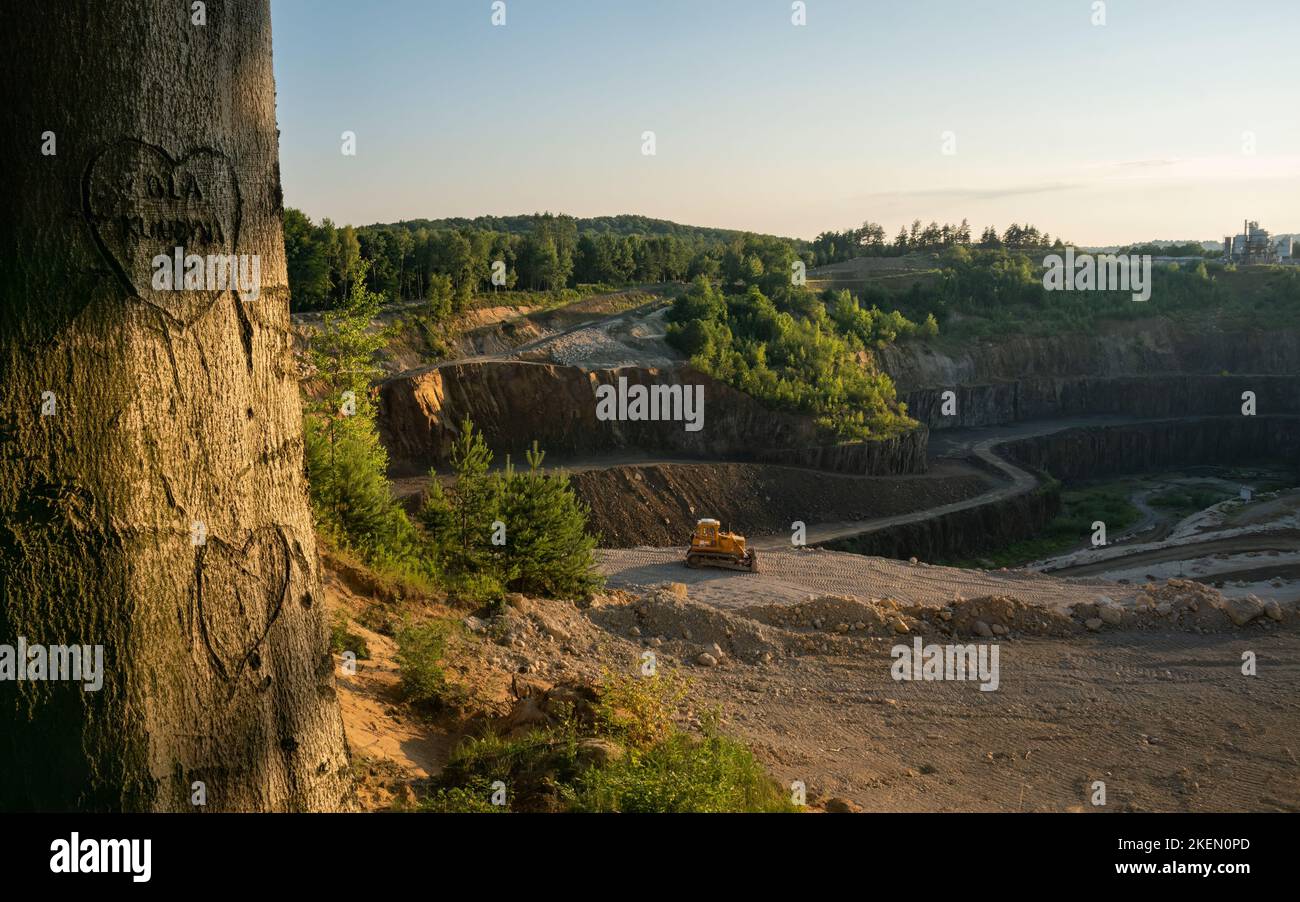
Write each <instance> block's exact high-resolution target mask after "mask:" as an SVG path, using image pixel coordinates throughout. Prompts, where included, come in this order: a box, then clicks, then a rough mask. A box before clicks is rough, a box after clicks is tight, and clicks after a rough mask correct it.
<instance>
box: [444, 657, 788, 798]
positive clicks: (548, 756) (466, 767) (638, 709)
mask: <svg viewBox="0 0 1300 902" xmlns="http://www.w3.org/2000/svg"><path fill="white" fill-rule="evenodd" d="M687 688H688V684H687V683H686V682H685V681H684V680H681V679H680V678H678V677H676V676H675V675H671V674H668V675H665V674H660V675H656V676H650V677H631V676H629V677H621V676H613V675H608V674H607V675H606V677H605V678H604V680H603V682H602V684H601V686H600V689H599V701H598V702H597V703H596V704H595V705H594V706H593V707H592V709H591V710H589V711H583V712H579V711H574V710H572V709H567V710H565V711H564V712H562V713H561V714H560V715H559V716H558V717H557V718H556V721H555V722H554V723H552V724H550V725H548V726H546V727H545V728H542V729H538V730H535V731H533V732H530V733H527V734H525V735H523V736H519V737H514V738H506V737H502V736H498V735H496V734H495V733H488V734H486V735H483V736H480V737H474V738H470V739H467V740H465V741H463V742H462V743H461V744H460V745H459V746H458V747H457V748H456V749H455V750H454V751H453V753H452V755H451V759H450V760H449V761H448V763H447V766H446V768H444V770H443V772H442V774H441V775H440V777H439V779H438V781H437V783H436V784H435V785H434V787H433V788H432V790H431V792H430V793H429V795H428V796H427V797H426V798H425V799H423V800H422V801H421V803H420V809H421V810H423V811H430V812H472V811H489V810H492V811H583V812H652V811H653V812H723V811H734V812H759V811H764V812H766V811H773V812H775V811H795V810H797V809H796V808H795V806H794V805H793V804H792V803H791V801H790V800H789V799H788V798H787V797H786V795H785V793H783V792H782V790H781V788H780V787H779V786H778V785H777V783H776V782H775V781H774V780H773V779H772V778H771V777H770V776H769V775H768V774H767V772H766V771H765V770H764V768H763V766H762V764H760V763H759V762H758V760H757V759H755V758H754V756H753V753H752V752H750V750H749V749H748V748H747V747H746V746H745V745H744V744H742V743H740V742H738V741H736V740H734V739H731V738H729V737H726V736H723V735H721V734H720V733H719V732H718V731H717V728H716V719H714V718H706V722H705V724H704V727H703V730H702V735H696V734H694V733H688V732H686V731H684V730H682V729H680V728H679V727H678V726H677V724H676V721H675V714H676V713H677V712H678V711H679V709H680V706H681V704H682V702H683V701H684V699H685V696H686V692H687ZM502 787H504V792H505V797H504V801H505V804H504V805H493V804H492V798H493V795H494V793H497V794H499V793H500V792H501V791H502ZM498 797H499V795H498Z"/></svg>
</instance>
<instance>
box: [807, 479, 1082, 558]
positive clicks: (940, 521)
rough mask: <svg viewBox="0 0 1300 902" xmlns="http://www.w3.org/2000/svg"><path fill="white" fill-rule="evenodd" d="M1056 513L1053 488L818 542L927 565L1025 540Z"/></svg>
mask: <svg viewBox="0 0 1300 902" xmlns="http://www.w3.org/2000/svg"><path fill="white" fill-rule="evenodd" d="M1060 509H1061V495H1060V488H1059V486H1057V485H1055V484H1052V485H1046V486H1043V487H1042V488H1040V489H1036V490H1034V491H1032V492H1026V493H1025V494H1023V495H1016V496H1013V497H1011V498H1004V499H1001V500H998V501H994V502H991V503H989V504H982V505H979V506H977V507H969V508H966V509H964V510H958V511H951V512H949V513H946V514H940V515H938V516H934V517H930V518H929V519H926V520H920V521H917V522H914V523H902V524H899V525H896V526H889V527H886V528H884V529H878V530H875V531H874V532H868V533H862V534H860V535H856V536H853V537H852V538H848V539H839V540H836V541H832V542H825V543H823V547H825V548H830V549H831V550H833V551H852V552H854V553H856V554H869V555H874V556H876V557H890V558H899V559H907V558H912V557H915V558H916V559H917V560H922V561H933V560H939V559H945V558H947V559H951V558H960V557H966V556H973V555H976V554H979V553H980V552H983V551H987V550H989V549H992V548H999V547H1002V546H1004V545H1009V544H1011V543H1012V542H1018V541H1020V540H1022V539H1026V538H1029V537H1030V536H1032V535H1034V534H1035V533H1037V532H1039V531H1041V530H1042V529H1043V527H1045V526H1046V525H1047V524H1048V523H1049V522H1050V521H1051V520H1052V518H1053V517H1055V516H1056V515H1057V513H1058V512H1059V511H1060Z"/></svg>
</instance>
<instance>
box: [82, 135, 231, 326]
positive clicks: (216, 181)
mask: <svg viewBox="0 0 1300 902" xmlns="http://www.w3.org/2000/svg"><path fill="white" fill-rule="evenodd" d="M82 203H83V205H84V207H85V213H86V218H87V219H88V220H89V221H90V225H91V228H92V230H93V231H94V235H95V241H96V243H97V244H98V245H99V248H100V250H101V251H102V252H103V254H104V256H105V258H106V259H107V260H108V261H109V263H110V265H111V266H112V267H113V270H114V271H115V272H116V273H117V275H118V278H119V279H121V280H122V282H123V284H124V286H125V287H126V289H127V290H128V291H129V292H130V293H131V294H132V295H133V296H135V297H137V298H139V299H140V300H142V301H144V302H145V303H146V304H149V305H150V306H152V307H155V308H157V309H158V310H160V311H161V312H162V313H164V314H165V315H167V316H168V317H170V318H171V319H172V320H174V321H175V322H177V323H179V324H180V325H181V326H188V325H190V324H191V323H193V322H194V321H195V320H197V319H198V318H199V317H201V316H202V315H203V314H204V313H206V312H207V311H208V308H210V307H211V306H212V305H213V304H214V303H215V302H216V300H217V298H219V297H220V296H221V294H222V290H220V289H215V290H214V289H211V288H210V287H209V286H208V285H207V283H206V282H205V287H204V288H203V289H194V290H170V289H166V288H155V287H154V273H155V271H156V267H155V266H154V263H153V261H154V258H155V257H156V256H157V255H159V254H166V255H167V256H169V257H171V258H173V260H174V258H175V253H176V248H177V247H180V248H183V253H182V256H183V257H184V256H189V255H192V254H196V255H199V256H201V257H203V258H204V260H205V261H206V260H207V257H208V255H210V254H211V255H222V256H225V255H230V254H234V253H235V252H236V250H235V249H236V247H237V246H238V243H239V218H240V197H239V181H238V179H237V177H236V175H235V167H234V164H232V163H231V161H230V159H229V158H228V157H226V156H225V155H224V154H222V153H220V152H218V151H215V150H211V149H208V148H203V149H200V150H194V151H191V152H190V153H189V154H187V155H185V156H184V157H181V158H180V159H173V158H172V157H171V156H170V155H169V154H168V153H167V151H165V150H163V149H162V148H161V147H155V146H154V145H152V144H146V143H144V142H143V141H138V140H136V139H134V138H123V139H121V140H119V141H116V142H114V143H113V144H110V145H109V146H108V147H106V148H104V150H102V151H101V152H100V153H99V154H98V155H96V156H95V158H94V159H93V160H91V162H90V166H89V167H88V168H87V169H86V175H85V179H84V181H83V184H82ZM184 276H185V273H184V270H182V271H180V272H173V273H172V277H173V279H174V281H173V285H174V286H175V288H176V289H183V288H184V284H185V283H184ZM232 287H233V286H232Z"/></svg>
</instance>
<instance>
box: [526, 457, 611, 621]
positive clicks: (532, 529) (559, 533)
mask: <svg viewBox="0 0 1300 902" xmlns="http://www.w3.org/2000/svg"><path fill="white" fill-rule="evenodd" d="M545 456H546V455H545V453H544V452H542V451H540V450H538V447H537V443H536V442H533V447H532V450H531V451H529V452H528V456H527V457H528V470H527V471H525V472H519V473H516V472H514V471H513V470H511V471H509V472H508V473H507V476H506V480H505V487H504V489H505V490H504V492H503V496H502V519H503V520H504V521H505V524H506V534H507V536H508V538H507V541H506V546H505V548H506V555H505V568H504V573H505V576H506V580H507V586H508V587H509V588H511V589H515V590H517V591H521V592H528V593H532V594H539V595H547V596H551V597H558V598H577V597H583V596H586V595H588V594H589V593H590V592H591V591H592V590H593V589H595V588H597V587H598V586H599V585H600V583H601V579H600V576H599V574H598V572H597V571H596V567H595V557H594V555H593V554H592V551H593V549H594V548H595V547H596V540H595V538H594V537H592V536H591V535H589V534H588V533H587V510H586V508H585V507H584V506H583V504H582V502H581V501H579V500H578V498H577V496H576V495H575V494H574V493H573V489H572V487H571V486H570V485H569V478H568V476H566V475H564V474H560V473H546V472H544V471H543V470H542V459H543V458H544V457H545Z"/></svg>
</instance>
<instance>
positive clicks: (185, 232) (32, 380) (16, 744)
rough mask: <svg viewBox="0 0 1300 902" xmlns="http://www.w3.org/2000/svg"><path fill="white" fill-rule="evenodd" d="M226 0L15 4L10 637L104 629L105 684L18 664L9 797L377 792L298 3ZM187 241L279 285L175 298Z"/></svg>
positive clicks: (1, 762)
mask: <svg viewBox="0 0 1300 902" xmlns="http://www.w3.org/2000/svg"><path fill="white" fill-rule="evenodd" d="M208 6H209V8H210V11H209V14H208V18H207V21H206V24H205V25H203V26H202V27H196V26H195V25H193V24H192V23H191V20H190V15H189V4H184V5H178V4H176V3H173V2H168V0H120V2H117V3H113V4H93V3H92V4H43V5H41V6H39V7H30V8H29V7H26V6H23V5H21V4H4V5H3V7H0V29H2V30H3V31H4V33H5V34H6V35H7V36H8V38H9V41H10V44H11V47H10V50H9V53H8V66H9V73H10V77H9V78H8V79H7V84H8V86H9V87H10V89H11V90H10V94H9V97H8V99H7V101H6V103H7V105H8V110H9V113H10V116H11V118H12V121H13V122H15V123H27V124H29V125H21V126H19V127H13V128H6V129H4V130H3V134H2V135H0V164H3V169H4V172H5V175H6V177H7V178H9V179H11V180H12V183H13V184H16V185H21V186H22V192H23V193H22V197H23V201H22V203H21V204H20V205H18V206H17V207H16V208H15V209H14V210H12V211H11V213H10V214H9V216H8V218H7V220H6V226H5V228H4V229H3V230H0V385H2V386H3V391H2V392H0V636H3V637H6V638H5V641H6V642H8V641H12V640H11V638H10V637H18V636H23V637H26V638H27V639H28V641H30V642H33V643H46V644H55V643H59V644H68V645H71V644H74V643H75V644H77V645H85V646H89V647H90V649H91V651H89V652H87V653H86V657H85V663H87V664H90V663H91V661H92V660H93V659H94V657H95V656H94V653H93V650H94V648H95V647H96V646H99V647H100V648H101V649H102V672H101V674H100V675H101V676H102V680H103V683H102V687H100V688H99V689H98V691H83V690H84V687H83V682H78V681H71V680H63V681H54V680H47V681H30V680H29V681H23V682H17V681H14V680H12V679H7V680H4V681H0V774H3V776H2V777H0V809H4V810H9V811H13V810H29V809H41V810H63V809H78V810H109V809H113V810H121V809H126V810H137V811H151V810H153V811H158V810H162V811H194V810H196V808H195V804H194V800H195V799H196V798H198V797H199V796H200V794H201V795H202V796H204V797H205V799H204V800H205V801H206V810H209V811H222V810H249V811H264V810H280V811H284V810H302V809H334V808H338V807H340V806H343V805H345V804H347V802H346V800H347V798H348V796H349V793H350V790H351V781H350V778H349V776H348V774H349V768H348V759H347V751H346V746H345V743H344V737H343V725H342V719H341V717H340V714H339V708H338V702H337V700H336V696H335V687H334V675H333V670H334V668H333V664H332V660H331V657H330V655H329V652H328V645H327V630H326V625H325V622H324V619H323V614H324V604H323V601H324V593H323V592H322V589H321V581H320V573H319V570H318V567H319V564H318V560H317V554H316V540H315V535H314V533H313V530H312V524H311V517H310V512H309V510H308V506H307V500H306V496H307V493H306V486H305V484H304V482H303V477H302V444H301V442H302V422H301V408H300V402H299V398H298V386H297V380H296V372H295V366H294V361H293V352H292V346H291V335H292V333H291V330H290V325H289V310H288V301H289V298H288V285H287V280H286V270H285V256H284V244H283V238H282V227H281V222H282V216H283V210H282V208H281V193H280V178H279V172H278V166H277V155H278V150H277V135H276V123H275V86H274V81H273V73H272V65H271V32H270V27H271V25H270V10H269V4H268V2H266V0H228V2H226V3H223V4H222V5H221V10H220V15H213V14H212V12H211V7H212V6H213V4H209V5H208ZM38 123H50V125H48V126H47V127H48V128H50V129H54V130H56V132H57V145H56V148H55V151H56V152H55V153H53V154H43V153H42V152H41V143H40V142H38V141H37V140H36V137H37V136H38V135H39V128H38V129H37V132H36V133H33V131H32V127H35V126H36V124H38ZM134 223H139V224H140V225H141V226H142V227H141V228H135V227H133V225H132V224H134ZM178 223H179V224H180V230H181V231H180V233H179V234H178V233H177V224H178ZM177 245H183V246H184V247H185V249H186V253H193V254H200V255H207V254H218V253H221V254H227V253H235V254H246V255H250V257H249V258H247V259H248V260H249V261H250V263H249V266H250V267H251V255H256V256H257V259H258V260H259V268H260V278H259V280H258V281H257V282H256V283H252V285H253V287H252V290H244V289H242V288H239V289H234V290H230V289H226V290H220V289H212V290H207V289H203V290H178V291H167V290H156V289H154V288H153V285H152V282H151V276H152V274H153V271H154V269H153V262H152V261H153V260H154V258H155V257H156V256H158V255H164V254H170V253H172V252H173V249H174V247H176V246H177ZM84 676H85V675H84V674H83V677H84Z"/></svg>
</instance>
